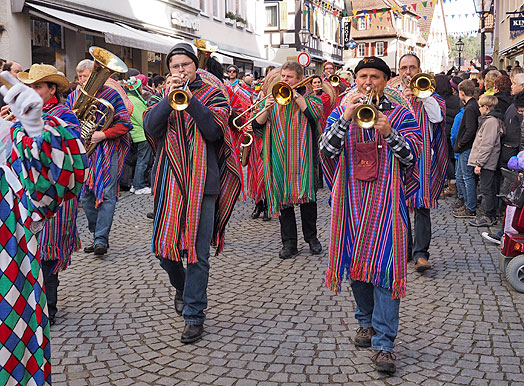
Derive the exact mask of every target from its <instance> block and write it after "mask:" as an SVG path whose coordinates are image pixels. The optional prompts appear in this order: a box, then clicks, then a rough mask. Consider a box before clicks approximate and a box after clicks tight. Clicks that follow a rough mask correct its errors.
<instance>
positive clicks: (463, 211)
mask: <svg viewBox="0 0 524 386" xmlns="http://www.w3.org/2000/svg"><path fill="white" fill-rule="evenodd" d="M453 217H455V218H475V217H477V212H475V211H474V210H469V209H468V208H466V207H465V206H463V207H462V208H460V209H457V210H454V211H453Z"/></svg>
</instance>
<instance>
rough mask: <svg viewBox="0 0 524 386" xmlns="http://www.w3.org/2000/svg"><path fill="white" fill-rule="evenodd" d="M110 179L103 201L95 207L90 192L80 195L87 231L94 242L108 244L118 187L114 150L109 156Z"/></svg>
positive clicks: (93, 196) (93, 198) (94, 198)
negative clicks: (91, 235) (92, 236)
mask: <svg viewBox="0 0 524 386" xmlns="http://www.w3.org/2000/svg"><path fill="white" fill-rule="evenodd" d="M109 172H110V175H111V181H110V182H109V184H108V185H107V186H106V187H105V188H104V201H103V202H102V203H101V204H100V205H98V208H97V207H95V203H96V197H95V195H94V194H93V193H92V192H86V193H85V194H84V195H82V197H81V199H80V200H81V202H82V207H83V208H84V212H85V214H86V217H87V225H88V227H89V231H90V232H91V233H93V235H94V244H102V245H104V246H106V247H107V246H108V245H109V231H110V230H111V225H112V224H113V216H114V214H115V207H116V192H117V187H118V155H117V153H116V151H115V152H114V153H113V156H112V157H111V166H110V169H109Z"/></svg>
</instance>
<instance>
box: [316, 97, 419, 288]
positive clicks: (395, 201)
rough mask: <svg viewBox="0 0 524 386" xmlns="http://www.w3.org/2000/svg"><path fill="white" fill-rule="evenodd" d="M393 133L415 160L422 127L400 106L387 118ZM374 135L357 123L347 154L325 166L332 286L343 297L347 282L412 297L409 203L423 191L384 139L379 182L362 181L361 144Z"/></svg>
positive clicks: (335, 115) (328, 276) (347, 142)
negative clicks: (359, 166) (408, 280)
mask: <svg viewBox="0 0 524 386" xmlns="http://www.w3.org/2000/svg"><path fill="white" fill-rule="evenodd" d="M344 110H345V105H341V106H339V107H337V108H336V109H335V110H333V112H332V113H331V115H330V116H329V118H328V123H327V127H330V126H331V125H332V124H333V123H334V122H336V121H337V120H338V119H339V118H340V117H341V116H342V115H343V113H344ZM384 114H386V116H387V117H388V120H389V122H390V123H391V127H393V128H394V129H396V130H397V131H398V132H399V133H400V134H401V135H402V136H404V138H405V139H406V140H407V142H408V144H409V146H410V148H411V150H412V152H413V155H414V158H415V160H416V159H417V158H418V155H419V152H420V147H421V136H420V130H419V128H418V124H417V122H416V120H415V118H414V117H413V115H412V114H411V113H410V112H409V111H408V110H406V109H405V108H404V107H402V106H400V105H394V108H393V109H392V110H389V111H386V112H384ZM374 135H376V133H375V130H374V129H369V130H364V129H361V128H360V127H358V126H357V125H356V124H355V123H352V124H351V126H350V129H349V131H348V134H347V136H346V139H345V142H344V145H343V148H342V152H341V154H340V155H339V156H338V157H336V158H334V159H331V158H326V157H324V156H323V155H322V157H321V159H322V165H323V169H324V174H325V176H326V181H327V183H328V186H329V188H330V189H331V190H332V194H331V232H330V242H329V265H328V270H327V274H326V285H327V286H328V287H330V288H331V290H333V291H335V292H339V291H340V288H341V284H342V281H343V279H344V276H345V277H346V278H348V277H351V279H354V280H359V281H363V282H367V283H372V284H373V285H375V286H378V287H383V288H387V289H389V290H391V291H392V292H393V297H394V298H400V297H403V296H405V293H406V252H407V222H408V211H407V205H406V197H408V196H410V195H411V194H413V193H414V192H415V190H416V189H417V188H418V176H417V175H416V168H413V167H412V168H407V169H405V168H404V167H402V166H401V164H400V162H399V161H398V160H397V158H396V157H395V156H394V155H393V153H392V152H391V150H390V148H389V146H388V145H387V143H386V142H385V141H384V139H383V138H382V137H381V136H380V135H377V137H378V138H377V140H378V141H380V144H381V145H382V147H381V148H379V149H378V164H379V166H378V167H379V169H378V177H377V179H376V180H374V181H371V182H364V181H360V180H358V179H357V178H356V175H355V169H356V163H357V160H356V152H355V151H354V150H353V149H354V148H355V146H356V143H357V142H363V141H368V140H371V139H373V136H374Z"/></svg>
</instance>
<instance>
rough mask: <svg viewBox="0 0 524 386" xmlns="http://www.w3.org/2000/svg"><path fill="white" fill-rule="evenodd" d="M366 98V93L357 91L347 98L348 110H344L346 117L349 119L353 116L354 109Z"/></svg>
mask: <svg viewBox="0 0 524 386" xmlns="http://www.w3.org/2000/svg"><path fill="white" fill-rule="evenodd" d="M364 98H365V95H364V94H361V93H359V92H357V93H356V94H353V95H351V96H349V97H348V98H347V101H346V111H344V119H345V120H346V121H349V120H350V119H351V118H352V117H353V111H355V109H356V108H357V107H358V106H360V105H361V104H362V102H361V101H362V100H363V99H364Z"/></svg>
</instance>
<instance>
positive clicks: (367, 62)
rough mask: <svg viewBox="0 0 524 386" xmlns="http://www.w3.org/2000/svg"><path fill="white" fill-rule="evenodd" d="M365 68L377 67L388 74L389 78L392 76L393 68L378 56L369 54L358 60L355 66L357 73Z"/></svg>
mask: <svg viewBox="0 0 524 386" xmlns="http://www.w3.org/2000/svg"><path fill="white" fill-rule="evenodd" d="M363 68H375V69H377V70H380V71H382V72H383V73H384V74H386V76H387V78H388V79H389V78H391V68H389V66H388V65H387V63H386V62H384V61H383V60H382V59H380V58H377V57H376V56H367V57H365V58H364V59H362V60H361V61H360V62H358V64H357V66H356V67H355V74H356V73H357V72H359V71H360V70H362V69H363Z"/></svg>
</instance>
